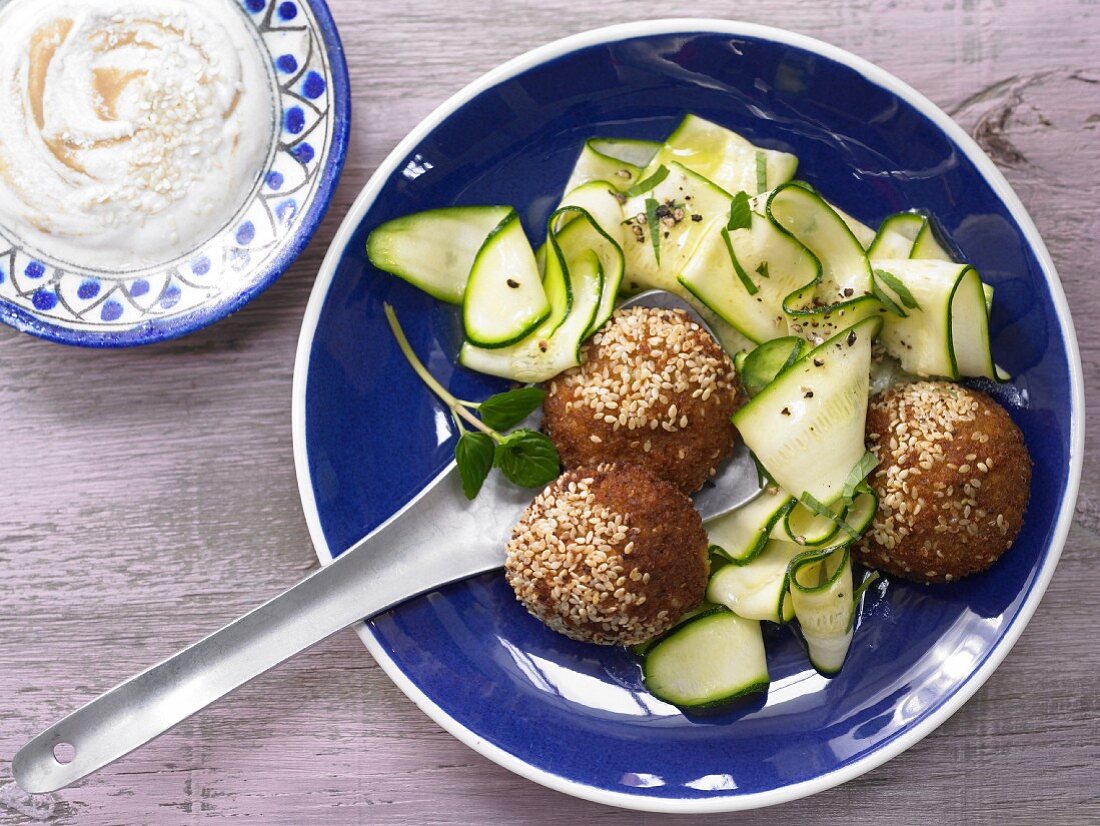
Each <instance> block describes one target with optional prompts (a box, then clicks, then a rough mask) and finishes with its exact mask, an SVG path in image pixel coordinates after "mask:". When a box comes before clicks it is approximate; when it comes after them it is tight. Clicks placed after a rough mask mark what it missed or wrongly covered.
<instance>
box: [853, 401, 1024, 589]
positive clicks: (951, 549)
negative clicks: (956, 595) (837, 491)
mask: <svg viewBox="0 0 1100 826" xmlns="http://www.w3.org/2000/svg"><path fill="white" fill-rule="evenodd" d="M867 446H868V447H869V448H870V450H871V451H872V452H873V453H874V454H875V455H876V456H877V457H878V459H879V462H880V464H879V466H878V467H877V468H876V469H875V472H874V473H873V474H872V476H871V479H870V482H871V486H872V487H873V488H874V490H875V493H877V494H878V497H879V509H878V513H877V514H876V515H875V519H874V522H873V523H872V524H871V527H870V529H869V530H868V531H867V533H866V534H865V535H864V537H863V539H862V541H861V542H860V543H859V545H858V546H857V548H856V550H855V558H856V560H857V561H859V562H861V563H863V564H864V565H867V566H868V567H871V568H879V569H881V570H884V571H887V572H888V573H891V574H894V575H895V576H898V577H902V578H904V579H911V580H915V581H917V582H951V581H952V580H956V579H959V578H960V577H964V576H966V575H967V574H972V573H975V572H977V571H984V570H985V569H986V568H988V567H989V566H990V565H992V564H993V563H994V562H996V561H997V559H999V558H1000V556H1001V554H1003V553H1004V552H1005V551H1006V550H1008V548H1010V547H1011V546H1012V543H1013V541H1015V539H1016V534H1018V533H1019V531H1020V526H1021V525H1022V524H1023V517H1024V510H1025V508H1026V507H1027V500H1028V495H1029V493H1030V490H1031V457H1030V456H1028V452H1027V447H1026V446H1025V445H1024V437H1023V434H1022V433H1020V429H1019V428H1018V427H1016V424H1015V423H1014V422H1013V421H1012V419H1010V418H1009V416H1008V413H1006V412H1005V410H1004V408H1002V407H1001V406H1000V405H999V404H997V402H995V401H994V400H993V399H991V398H990V397H989V396H987V395H985V394H984V393H981V392H979V391H977V390H971V389H968V388H966V387H963V386H961V385H958V384H952V383H950V382H934V381H921V382H914V383H910V384H899V385H895V386H894V387H892V388H890V389H889V390H887V391H885V392H884V393H880V394H878V395H877V396H875V397H873V398H872V399H871V404H870V407H869V408H868V411H867Z"/></svg>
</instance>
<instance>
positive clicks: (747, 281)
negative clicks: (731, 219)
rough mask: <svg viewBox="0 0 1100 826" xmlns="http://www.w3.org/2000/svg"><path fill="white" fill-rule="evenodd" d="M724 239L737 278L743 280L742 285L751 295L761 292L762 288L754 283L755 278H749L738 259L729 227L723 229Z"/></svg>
mask: <svg viewBox="0 0 1100 826" xmlns="http://www.w3.org/2000/svg"><path fill="white" fill-rule="evenodd" d="M722 240H723V241H725V242H726V251H727V252H728V253H729V254H730V261H732V262H733V271H734V272H736V273H737V278H738V279H739V280H740V281H741V285H742V286H743V287H744V288H745V291H746V292H748V294H749V295H756V294H757V293H758V292H760V288H759V287H757V286H756V284H755V283H753V280H752V279H751V278H749V274H748V273H747V272H745V269H744V267H742V266H741V262H740V261H738V260H737V253H735V252H734V251H733V242H732V241H731V240H730V233H729V230H728V229H725V228H723V229H722Z"/></svg>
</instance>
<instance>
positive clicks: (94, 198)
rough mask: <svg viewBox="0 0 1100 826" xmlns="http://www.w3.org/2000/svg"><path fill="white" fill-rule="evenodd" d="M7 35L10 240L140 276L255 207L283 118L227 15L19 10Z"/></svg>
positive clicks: (3, 107)
mask: <svg viewBox="0 0 1100 826" xmlns="http://www.w3.org/2000/svg"><path fill="white" fill-rule="evenodd" d="M0 32H3V48H2V49H0V227H3V228H4V230H5V231H7V232H9V233H10V234H13V235H14V236H15V237H17V238H18V239H20V240H21V241H22V242H23V243H25V244H27V245H29V246H30V247H31V248H32V249H34V250H36V251H37V252H39V253H40V254H44V255H46V256H49V257H52V258H54V259H56V260H59V261H63V262H68V263H72V264H75V265H78V266H81V267H87V268H113V267H125V268H137V267H143V266H152V265H156V264H159V263H164V262H167V261H170V260H172V259H174V258H176V257H178V256H179V255H181V254H183V253H185V252H187V251H189V250H191V249H194V248H195V247H197V246H198V245H199V244H201V243H202V242H204V241H206V240H207V239H208V238H210V237H211V236H212V235H213V234H214V233H215V232H217V230H218V229H219V228H220V227H221V226H223V225H224V224H225V223H226V222H227V221H228V220H229V219H230V218H232V216H233V215H234V213H236V211H237V210H238V209H239V208H240V206H241V205H242V204H243V203H244V202H245V200H246V198H247V196H248V194H249V193H250V192H251V190H252V188H253V186H254V185H255V182H256V181H257V179H258V176H259V174H260V172H261V170H262V167H263V165H264V163H265V162H266V159H267V155H268V152H269V150H270V146H271V142H272V137H273V133H274V129H273V123H274V107H275V102H274V94H273V90H272V81H271V80H270V73H269V72H268V69H267V66H266V61H265V58H264V54H263V52H262V51H261V50H262V46H261V45H260V44H259V43H258V42H257V40H256V37H255V35H254V33H253V32H251V30H250V24H249V23H248V21H247V20H246V19H245V18H244V16H243V14H242V12H241V11H240V10H239V9H237V8H236V7H235V5H234V4H233V3H232V2H230V0H62V1H61V2H53V1H52V0H51V2H41V0H11V2H9V3H7V4H6V5H4V6H3V7H2V8H0Z"/></svg>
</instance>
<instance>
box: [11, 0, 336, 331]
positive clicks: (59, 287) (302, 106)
mask: <svg viewBox="0 0 1100 826" xmlns="http://www.w3.org/2000/svg"><path fill="white" fill-rule="evenodd" d="M228 2H235V3H239V4H240V12H241V14H242V16H243V17H244V18H245V19H246V20H247V21H249V24H250V25H252V26H255V30H256V37H257V40H258V41H259V43H260V44H262V48H263V49H264V50H265V52H266V56H267V59H268V62H269V64H270V73H271V77H272V79H273V83H274V84H275V85H276V86H277V87H278V100H277V102H276V105H277V107H278V115H279V117H278V118H277V119H276V120H275V121H274V122H275V123H276V124H277V127H278V129H279V132H278V134H277V135H275V136H274V140H273V142H272V150H271V152H269V154H268V158H267V161H266V165H265V166H264V168H263V169H262V170H260V171H259V174H257V175H256V178H255V181H254V184H253V188H252V191H251V192H250V194H249V195H248V197H247V198H246V200H245V202H244V203H243V204H242V205H241V207H240V208H239V209H238V210H237V212H236V214H235V215H234V216H233V217H232V218H231V219H230V220H229V221H228V222H227V223H226V224H225V226H223V227H222V228H221V229H220V230H219V231H218V232H217V233H216V234H215V235H214V236H213V237H210V238H206V239H200V240H199V242H198V243H196V244H195V246H194V248H193V249H191V250H190V251H188V252H187V253H186V254H184V255H181V256H179V257H178V258H177V259H176V260H173V261H169V262H167V263H165V264H161V265H158V266H155V267H148V268H143V269H135V270H132V271H126V272H119V271H118V270H117V269H114V270H107V269H93V268H80V267H74V266H73V265H70V264H66V263H62V262H59V261H56V260H53V259H51V257H50V251H49V250H47V249H33V248H30V247H28V246H26V245H25V244H24V243H22V242H21V241H19V240H18V239H17V238H16V237H15V236H14V234H13V233H12V232H10V231H8V230H5V228H4V227H3V226H0V321H3V322H4V323H6V324H10V325H11V326H12V327H15V328H16V329H19V330H23V331H25V332H28V333H31V334H33V335H36V336H41V337H42V338H45V339H49V340H51V341H57V342H61V343H64V344H77V345H82V346H86V347H130V346H134V345H138V344H150V343H152V342H155V341H162V340H164V339H169V338H175V337H177V336H182V335H184V334H186V333H189V332H192V331H193V330H197V329H199V328H201V327H205V326H206V325H208V324H212V323H213V322H215V321H217V320H218V319H220V318H224V317H225V316H227V315H229V314H230V313H232V312H235V311H236V310H239V309H240V308H241V307H243V306H244V305H245V304H247V303H248V302H249V301H251V300H252V299H253V298H254V297H255V296H256V295H258V294H259V293H260V292H261V291H262V290H264V289H265V288H266V287H267V286H268V285H270V284H271V283H272V282H273V281H274V280H275V279H276V278H278V277H279V276H280V275H281V274H282V273H283V272H284V271H285V270H286V269H287V267H289V266H290V264H291V263H292V262H293V261H294V259H295V258H296V257H297V256H298V255H299V253H301V252H302V250H303V249H305V246H306V244H307V243H308V242H309V239H310V238H311V237H312V236H313V233H314V231H315V230H316V229H317V227H318V226H319V225H320V223H321V219H322V218H323V217H324V214H325V210H326V209H327V208H328V204H329V201H330V200H331V199H332V195H333V193H334V192H335V189H336V182H337V179H338V178H339V176H340V170H341V168H342V167H343V164H344V156H345V154H346V152H347V136H348V128H349V125H350V121H351V101H350V95H349V90H348V72H347V65H346V63H345V61H344V51H343V47H342V46H341V45H340V38H339V35H338V34H337V32H336V26H335V24H334V23H333V20H332V17H331V15H330V14H329V11H328V7H327V6H326V5H325V3H324V0H228Z"/></svg>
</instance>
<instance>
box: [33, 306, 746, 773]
mask: <svg viewBox="0 0 1100 826" xmlns="http://www.w3.org/2000/svg"><path fill="white" fill-rule="evenodd" d="M638 305H641V306H648V307H668V308H675V309H682V310H686V311H687V312H689V313H690V314H691V315H692V317H693V318H694V319H695V320H696V321H697V322H698V323H699V324H701V325H702V326H703V327H704V329H707V330H708V331H709V327H707V325H706V323H705V322H704V321H703V319H702V318H700V317H699V315H698V314H697V313H696V312H695V310H694V309H693V308H692V307H691V306H690V305H688V304H687V303H686V302H684V301H683V300H682V299H680V298H678V297H676V296H674V295H672V294H670V293H667V292H663V291H660V290H653V291H650V292H647V293H642V294H640V295H638V296H635V297H634V298H632V299H631V300H630V301H628V302H626V305H625V306H638ZM712 334H713V333H712ZM712 481H713V484H709V485H708V486H707V487H706V488H705V489H704V490H702V491H700V492H699V493H697V494H695V500H694V501H695V505H696V507H697V508H698V509H699V511H700V513H701V514H702V516H703V518H704V519H708V518H710V517H713V516H718V515H720V514H722V513H724V512H726V511H729V510H732V509H733V508H735V507H737V506H738V505H741V504H743V503H744V502H746V501H748V500H749V499H752V498H753V497H754V496H755V495H756V494H757V493H758V492H759V486H758V484H757V479H756V472H755V469H754V467H753V463H752V459H751V458H750V457H749V455H748V451H747V450H746V449H745V448H744V446H743V445H742V446H739V447H738V449H737V451H736V453H735V454H734V456H733V458H732V459H730V461H728V462H727V463H726V464H725V465H724V466H723V467H722V468H721V469H720V471H719V474H718V475H717V476H716V477H715V478H714V479H713V480H712ZM530 501H531V492H530V491H525V490H521V489H518V488H516V487H514V486H512V485H510V484H509V483H507V482H504V481H501V479H500V474H492V475H490V477H489V479H488V480H486V483H485V486H484V488H483V489H482V491H481V493H480V494H479V495H478V497H477V499H475V500H474V501H473V502H470V501H467V499H466V498H465V496H464V495H463V494H462V486H461V482H460V480H459V476H458V473H457V471H456V470H455V465H454V464H453V463H452V464H451V465H450V466H449V467H448V468H447V469H446V470H444V471H443V472H442V473H440V474H439V476H437V477H436V478H435V479H434V480H432V482H431V483H430V484H429V485H428V486H427V487H426V488H424V490H422V491H421V492H420V493H419V494H418V495H417V496H416V497H415V498H414V499H413V500H412V501H411V502H409V503H408V504H407V505H405V507H403V508H402V509H401V510H399V511H398V512H397V513H395V514H394V515H393V516H391V517H390V518H389V519H388V520H386V521H385V522H384V523H383V524H382V525H380V526H379V527H378V528H376V529H375V530H374V531H372V532H371V533H370V534H368V535H367V536H365V537H364V538H363V539H361V540H359V542H357V543H355V545H353V546H352V547H351V548H348V549H347V550H346V551H344V553H342V554H341V555H340V556H339V557H337V558H336V559H335V560H334V561H333V562H332V564H330V565H328V566H326V567H324V568H322V569H321V570H319V571H316V572H314V573H313V574H311V575H310V576H308V577H306V578H305V579H303V580H302V581H301V582H299V583H298V584H297V585H294V586H293V587H291V588H290V589H289V590H287V591H285V592H283V593H282V594H280V595H279V596H277V597H275V598H274V599H272V600H270V601H268V602H266V603H264V604H263V605H261V606H259V607H258V608H255V609H253V610H252V611H250V612H249V613H247V614H245V615H244V616H243V617H241V618H239V619H237V620H234V621H233V622H231V623H229V624H228V625H226V626H225V627H224V628H222V629H221V630H219V631H215V632H214V633H213V634H211V635H210V636H208V637H206V638H205V639H202V640H200V641H199V642H197V643H195V644H193V645H191V646H190V647H188V648H185V649H184V650H182V651H180V652H179V653H178V654H175V655H173V656H171V657H169V658H168V659H166V660H164V661H163V662H161V663H159V664H158V665H154V666H153V667H152V668H150V669H148V670H147V671H143V672H142V673H140V674H138V675H137V676H135V677H131V678H130V679H129V680H127V681H126V682H124V683H122V684H121V685H118V686H116V687H115V688H113V689H111V690H110V691H108V692H107V693H105V694H102V695H101V696H99V697H98V698H96V699H95V700H92V701H91V702H90V703H88V704H87V705H85V706H84V707H82V708H80V709H78V710H76V711H74V712H73V713H71V714H70V715H68V716H67V717H65V718H64V719H62V720H60V721H59V722H57V723H55V724H54V725H52V726H50V727H49V728H48V729H46V730H45V731H43V732H42V733H41V734H39V735H38V736H37V737H35V738H34V739H33V740H31V741H30V742H29V743H27V745H25V746H24V747H23V748H22V749H20V750H19V752H18V753H17V754H16V755H15V758H14V759H13V760H12V774H13V775H14V777H15V781H16V782H17V783H18V784H19V785H20V786H21V787H22V788H23V790H24V791H26V792H29V793H31V794H40V793H45V792H51V791H54V790H56V789H60V788H63V787H64V786H67V785H69V784H70V783H74V782H75V781H77V780H80V779H81V778H83V777H86V776H88V775H89V774H91V773H92V772H94V771H97V770H99V769H101V768H103V767H104V766H106V765H107V764H109V763H113V762H114V761H115V760H118V759H119V758H121V757H123V756H124V755H126V754H128V753H129V752H131V751H133V750H134V749H136V748H138V747H139V746H142V745H144V744H145V743H148V742H149V741H150V740H152V739H153V738H155V737H157V736H159V735H161V734H163V733H164V732H166V731H168V729H170V728H172V727H173V726H175V725H177V724H179V723H181V722H183V721H184V720H186V719H187V718H188V717H190V716H191V715H192V714H194V713H195V712H196V711H199V710H200V709H202V708H205V707H206V706H208V705H210V704H211V703H213V702H214V701H216V700H218V699H220V698H221V697H224V696H225V695H226V694H228V693H229V692H230V691H232V690H233V689H235V688H237V687H238V686H240V685H242V684H244V683H246V682H248V681H249V680H251V679H252V678H253V677H256V676H259V675H260V674H262V673H264V672H265V671H267V670H269V669H271V668H274V667H275V666H277V665H278V664H279V663H281V662H283V661H284V660H286V659H289V658H290V657H292V656H294V655H295V654H297V653H299V652H300V651H304V650H305V649H307V648H309V647H310V646H312V645H314V644H316V643H318V642H320V641H321V640H323V639H325V638H326V637H328V636H330V635H332V634H334V633H336V632H337V631H339V630H340V629H341V628H346V627H347V626H349V625H352V624H354V623H356V622H359V621H360V620H362V619H365V618H369V617H371V616H374V615H375V614H378V613H381V612H382V611H385V610H387V609H388V608H392V607H393V606H395V605H397V604H399V603H401V602H404V601H405V600H407V599H410V598H411V597H414V596H417V595H418V594H422V593H424V592H426V591H431V590H434V589H436V588H439V587H440V586H443V585H446V584H447V583H449V582H454V581H456V580H460V579H466V578H467V577H471V576H474V575H476V574H481V573H485V572H486V571H491V570H493V569H494V568H499V567H501V566H502V565H503V564H504V547H505V544H506V542H507V539H508V537H509V535H510V533H511V529H512V527H513V526H514V525H515V523H516V522H517V521H518V519H519V517H520V514H521V513H522V512H523V509H524V508H525V507H526V506H527V505H528V504H529V503H530ZM55 749H56V751H55ZM58 756H60V757H61V758H62V760H65V762H61V760H59V759H58ZM69 756H71V759H67V758H68V757H69Z"/></svg>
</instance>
